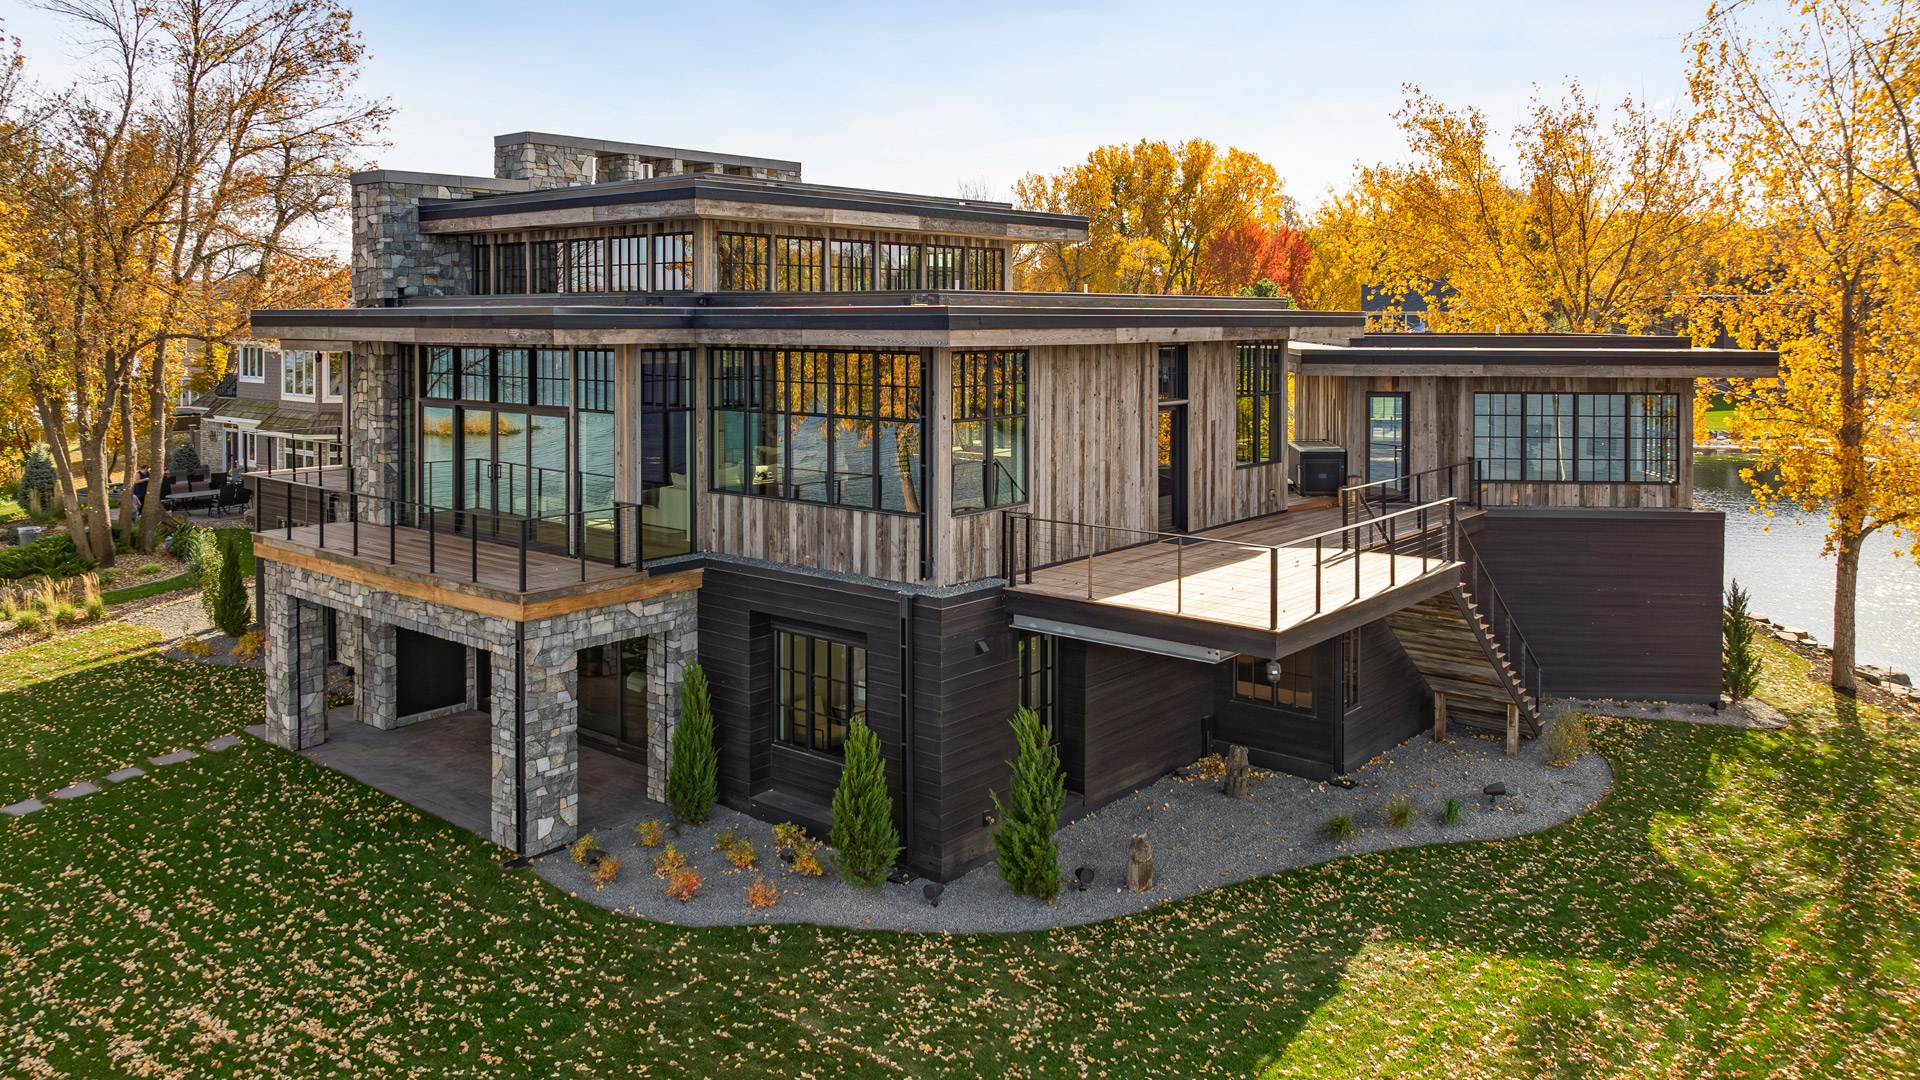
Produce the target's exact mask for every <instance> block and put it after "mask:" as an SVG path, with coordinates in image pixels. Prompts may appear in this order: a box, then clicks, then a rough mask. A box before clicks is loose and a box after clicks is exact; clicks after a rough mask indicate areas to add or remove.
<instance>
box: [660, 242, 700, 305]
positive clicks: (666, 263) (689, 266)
mask: <svg viewBox="0 0 1920 1080" xmlns="http://www.w3.org/2000/svg"><path fill="white" fill-rule="evenodd" d="M653 288H654V291H655V292H685V291H687V290H688V289H691V288H693V234H692V233H661V234H658V235H656V236H654V238H653Z"/></svg>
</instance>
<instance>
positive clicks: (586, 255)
mask: <svg viewBox="0 0 1920 1080" xmlns="http://www.w3.org/2000/svg"><path fill="white" fill-rule="evenodd" d="M562 245H563V246H562V247H561V249H560V272H561V274H562V277H561V279H560V291H561V292H570V293H599V292H606V291H607V241H605V240H566V241H562Z"/></svg>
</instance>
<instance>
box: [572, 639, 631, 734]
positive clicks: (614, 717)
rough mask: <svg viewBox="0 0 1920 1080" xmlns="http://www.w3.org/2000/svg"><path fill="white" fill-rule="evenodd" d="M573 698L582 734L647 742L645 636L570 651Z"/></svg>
mask: <svg viewBox="0 0 1920 1080" xmlns="http://www.w3.org/2000/svg"><path fill="white" fill-rule="evenodd" d="M574 658H575V663H574V670H575V672H576V673H577V676H576V680H575V699H576V700H577V701H578V702H579V725H580V731H581V732H582V733H583V734H591V735H598V736H601V737H604V738H606V739H608V740H610V741H612V742H615V743H623V744H625V745H627V746H630V747H644V746H646V745H647V639H646V638H643V637H639V638H628V639H627V640H625V641H612V642H608V643H607V644H605V645H595V646H593V647H592V648H588V649H581V650H580V651H579V652H578V653H576V654H574Z"/></svg>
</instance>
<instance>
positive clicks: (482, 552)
mask: <svg viewBox="0 0 1920 1080" xmlns="http://www.w3.org/2000/svg"><path fill="white" fill-rule="evenodd" d="M495 172H496V174H497V175H496V176H494V177H469V176H447V175H436V174H421V173H405V172H393V171H378V172H369V173H363V174H360V175H357V176H355V177H354V178H353V205H354V222H353V228H354V248H355V250H354V298H355V303H356V306H355V307H353V308H351V309H346V310H321V311H259V312H256V313H254V318H253V333H254V334H255V335H256V336H258V337H259V338H261V339H265V340H271V341H277V342H278V343H279V347H280V349H281V350H283V352H286V351H300V352H302V353H305V352H312V353H315V354H325V355H327V356H329V357H343V358H345V360H346V367H345V372H346V375H345V381H344V394H343V396H344V398H345V407H346V414H347V417H348V429H349V430H348V439H347V447H346V454H345V458H344V461H343V462H342V463H341V464H339V465H334V466H327V465H324V464H321V465H316V466H314V467H311V468H302V469H298V470H294V471H284V470H283V471H277V472H268V473H255V474H253V480H252V482H253V483H255V484H256V485H258V490H259V496H260V508H259V515H260V517H259V521H260V532H259V533H258V534H257V535H256V537H255V550H256V552H257V554H258V556H259V558H260V559H261V560H262V563H261V573H260V578H259V581H260V593H261V602H262V611H263V618H264V621H265V623H266V626H267V632H268V640H269V652H268V667H267V718H268V724H267V728H268V734H269V737H270V738H271V739H272V740H273V741H274V742H276V743H279V744H281V745H284V746H288V747H294V748H303V747H311V746H313V745H315V744H317V743H319V742H321V741H323V740H325V739H327V737H328V729H327V710H326V708H325V704H324V702H325V694H324V692H323V690H322V682H321V680H322V677H323V672H324V669H325V666H326V664H327V662H328V660H329V659H330V657H332V658H338V659H341V660H343V661H346V662H348V663H350V664H351V665H352V667H353V670H354V679H355V683H356V692H355V704H354V706H353V708H354V710H355V712H356V713H357V718H358V720H359V721H360V722H361V723H362V724H366V725H370V726H371V727H373V728H381V729H391V728H396V727H399V726H401V725H406V724H408V723H410V722H413V721H416V720H420V719H422V718H427V717H441V716H445V715H447V714H449V713H461V712H462V711H463V710H468V711H471V710H475V709H478V710H480V711H484V712H486V713H488V714H489V715H487V716H485V717H481V716H479V715H478V713H477V712H475V713H474V714H473V722H472V723H471V724H469V725H467V726H465V727H459V728H449V729H448V730H449V731H450V732H464V733H465V734H461V735H459V736H458V737H461V738H471V739H473V740H475V742H476V745H486V746H489V747H490V753H489V754H488V755H487V760H490V762H491V771H490V775H480V774H478V772H477V771H476V774H475V775H474V776H472V777H470V778H466V779H465V780H463V781H461V782H470V783H471V784H472V785H474V786H475V787H476V788H480V787H487V789H488V791H489V792H490V800H491V806H492V820H491V835H492V839H493V840H494V841H496V842H497V843H499V844H501V845H503V846H504V847H507V848H510V849H513V850H515V851H518V852H521V853H526V854H531V853H536V852H541V851H546V850H550V849H552V848H554V847H556V846H558V845H560V844H562V843H564V842H566V841H568V840H571V839H572V838H573V837H574V836H575V834H576V831H577V830H578V829H579V828H580V827H581V824H582V822H581V814H582V802H583V800H585V802H586V803H588V804H589V805H590V804H591V803H592V800H593V797H594V793H593V791H592V790H591V789H590V788H588V789H584V790H583V787H582V784H581V779H580V777H581V775H582V771H581V769H580V766H579V763H580V760H581V755H582V754H587V753H592V754H602V753H605V754H611V755H612V756H613V757H615V758H618V759H619V760H620V761H621V763H622V767H624V768H628V769H631V770H643V771H644V774H645V782H646V785H647V787H648V790H650V792H651V793H652V794H653V795H654V796H655V797H656V798H657V797H659V796H660V794H661V792H662V788H663V786H664V782H665V777H666V769H667V755H668V753H669V748H670V741H671V735H672V732H673V730H674V726H675V723H676V719H677V716H678V713H679V699H678V688H679V683H680V675H681V671H682V669H683V666H684V665H685V664H686V663H688V662H689V661H692V660H695V659H698V661H699V662H700V664H701V665H702V666H703V667H704V668H705V669H706V671H707V673H708V675H709V677H710V679H711V681H712V687H713V703H714V711H715V718H716V725H717V729H718V742H719V747H720V755H721V765H720V785H721V796H722V799H723V801H725V802H726V803H727V804H728V805H730V806H733V807H736V808H738V809H741V810H743V811H746V812H748V813H751V814H754V815H757V816H760V817H763V818H768V819H772V820H792V821H796V822H800V823H802V824H805V825H808V826H810V827H812V828H813V829H816V830H824V829H825V827H826V825H827V817H828V814H829V809H828V808H829V805H830V799H831V794H832V791H833V787H834V784H835V782H836V780H837V778H838V776H839V772H840V764H841V762H840V748H841V742H842V740H843V738H844V737H845V734H846V732H847V730H848V725H849V723H850V721H852V720H853V719H854V718H855V717H864V719H865V721H866V723H867V724H868V725H869V726H871V727H872V728H873V730H874V731H875V732H876V733H877V734H878V735H879V738H880V741H881V743H882V745H883V748H884V752H885V754H886V758H887V778H888V781H889V783H890V784H891V785H892V787H893V796H894V801H895V806H896V809H897V812H898V814H899V826H900V831H901V835H902V837H903V838H904V840H905V842H906V845H907V852H906V856H905V859H906V861H907V862H908V864H909V865H910V867H911V869H913V870H914V871H916V872H918V873H921V874H925V875H929V876H933V877H936V878H948V877H951V876H953V875H956V874H958V873H961V872H963V871H964V870H966V869H967V868H969V867H971V866H974V865H977V864H978V863H979V862H980V861H981V860H983V859H984V858H986V857H988V856H989V854H990V841H989V828H990V822H991V817H990V815H991V811H992V803H991V801H990V800H989V797H988V792H989V790H990V789H991V790H999V791H1001V792H1002V793H1004V791H1005V789H1006V786H1007V781H1008V775H1009V768H1008V764H1007V763H1008V760H1009V759H1010V758H1011V757H1012V756H1013V753H1014V747H1013V738H1012V732H1011V728H1010V726H1009V723H1008V721H1009V719H1010V717H1011V715H1012V713H1013V712H1014V710H1015V708H1016V707H1017V706H1019V705H1020V704H1022V703H1025V704H1027V705H1030V706H1032V707H1033V708H1035V709H1036V710H1038V711H1039V712H1040V714H1041V715H1042V716H1043V717H1045V718H1046V719H1047V721H1048V723H1049V724H1050V725H1051V726H1052V730H1053V731H1054V733H1055V736H1056V738H1057V740H1058V743H1059V745H1060V748H1061V751H1062V757H1063V760H1064V761H1065V764H1066V769H1067V774H1068V786H1069V789H1070V790H1071V791H1072V792H1073V797H1072V798H1071V799H1070V805H1071V806H1072V807H1073V808H1074V809H1075V810H1078V809H1079V808H1081V807H1091V806H1094V805H1098V804H1100V803H1102V802H1104V801H1107V800H1110V799H1113V798H1115V797H1116V796H1118V795H1121V794H1123V793H1126V792H1130V791H1132V790H1134V789H1135V788H1136V787H1138V786H1139V785H1141V784H1143V783H1146V782H1148V781H1150V780H1152V779H1153V778H1155V777H1157V776H1159V775H1161V774H1162V773H1164V772H1166V771H1168V770H1169V769H1172V768H1174V767H1177V766H1179V765H1182V764H1185V763H1187V762H1190V761H1192V760H1193V759H1194V758H1196V757H1198V756H1200V755H1201V754H1203V753H1205V752H1208V751H1209V750H1215V749H1223V748H1224V747H1225V746H1227V745H1228V744H1240V745H1244V746H1247V747H1249V748H1250V750H1251V756H1252V760H1253V761H1254V763H1255V764H1257V765H1262V766H1265V767H1271V768H1275V769H1282V770H1286V771H1289V772H1293V773H1297V774H1300V775H1303V776H1307V777H1315V778H1331V777H1335V776H1338V775H1340V774H1343V773H1347V772H1349V771H1351V770H1354V769H1358V768H1360V767H1361V766H1362V765H1364V764H1365V763H1366V762H1367V761H1368V760H1369V759H1370V758H1371V757H1373V756H1374V755H1376V754H1378V753H1379V752H1381V751H1382V750H1385V749H1386V748H1388V747H1390V746H1393V745H1395V744H1397V743H1399V742H1401V741H1403V740H1405V739H1407V738H1408V737H1410V736H1412V735H1414V734H1416V733H1418V732H1421V731H1423V730H1428V729H1430V728H1434V727H1438V726H1443V725H1447V724H1451V725H1454V726H1471V727H1479V728H1486V729H1490V730H1492V731H1494V732H1498V733H1500V734H1501V735H1502V736H1504V737H1505V738H1506V739H1507V740H1508V741H1509V744H1510V745H1512V744H1513V743H1514V742H1515V741H1516V740H1518V739H1519V738H1522V737H1525V736H1529V735H1531V734H1533V733H1535V732H1536V731H1537V729H1538V721H1539V717H1540V707H1541V703H1542V701H1543V698H1544V696H1545V695H1554V696H1562V695H1607V696H1615V697H1642V698H1661V699H1666V700H1672V701H1712V700H1718V697H1719V694H1720V666H1719V640H1720V637H1719V613H1720V608H1719V591H1720V583H1721V545H1722V539H1721V537H1722V530H1723V522H1722V519H1721V515H1719V514H1718V513H1713V512H1707V511H1702V510H1698V509H1695V508H1694V507H1693V505H1692V502H1693V500H1692V493H1693V488H1692V458H1691V452H1692V442H1693V440H1692V437H1691V431H1692V395H1693V386H1694V380H1695V379H1696V378H1702V377H1722V376H1738V377H1758V376H1768V375H1773V374H1775V372H1776V368H1777V358H1776V356H1775V355H1774V354H1771V353H1760V352H1744V351H1727V350H1712V349H1694V348H1690V347H1688V343H1687V342H1686V341H1684V340H1681V339H1676V338H1667V337H1622V336H1561V335H1540V336H1534V335H1526V336H1485V337H1471V336H1447V335H1438V334H1410V333H1409V334H1387V335H1369V334H1367V333H1365V330H1364V319H1363V316H1362V315H1361V314H1360V313H1358V312H1339V311H1303V310H1297V309H1295V308H1294V307H1293V306H1292V305H1291V304H1290V303H1288V302H1286V301H1284V300H1270V299H1243V298H1222V297H1210V296H1121V295H1085V294H1045V293H1020V292H1012V291H1010V283H1011V280H1012V279H1011V274H1012V269H1013V263H1014V260H1015V256H1016V253H1017V251H1018V250H1019V249H1020V247H1021V245H1023V244H1028V243H1038V242H1058V241H1066V242H1071V241H1074V240H1076V239H1079V238H1082V237H1084V235H1085V230H1086V222H1085V221H1084V220H1083V219H1080V218H1076V217H1068V216H1061V215H1056V214H1046V213H1036V212H1033V211H1027V210H1019V209H1015V208H1014V207H1012V206H1009V205H1006V204H1002V203H994V202H982V201H978V200H967V199H957V198H935V197H927V196H917V195H901V194H894V193H889V192H880V191H866V190H858V189H850V188H842V187H831V186H823V185H818V184H808V183H804V182H802V181H801V179H800V165H799V163H797V162H791V161H776V160H770V159H763V158H753V157H741V156H733V155H722V154H709V153H701V152H695V151H690V150H681V149H672V148H667V147H655V146H643V145H635V144H629V143H618V142H607V141H601V140H595V139H578V138H569V137H562V136H557V135H545V134H536V133H522V134H516V135H508V136H502V137H500V138H499V139H497V140H496V143H495ZM448 737H449V738H452V737H455V736H454V735H449V736H448ZM596 760H597V759H596Z"/></svg>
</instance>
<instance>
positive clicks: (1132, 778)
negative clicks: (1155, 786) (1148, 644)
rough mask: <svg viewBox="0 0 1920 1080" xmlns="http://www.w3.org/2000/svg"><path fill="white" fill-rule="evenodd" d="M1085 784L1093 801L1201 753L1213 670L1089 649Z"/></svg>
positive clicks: (1210, 709)
mask: <svg viewBox="0 0 1920 1080" xmlns="http://www.w3.org/2000/svg"><path fill="white" fill-rule="evenodd" d="M1084 649H1085V652H1084V664H1085V669H1084V670H1085V687H1086V689H1085V699H1084V700H1085V710H1086V711H1085V721H1084V723H1085V731H1084V735H1083V740H1084V741H1083V743H1082V756H1083V762H1084V764H1083V773H1082V784H1083V788H1082V790H1083V791H1084V793H1085V795H1086V802H1087V805H1088V806H1098V805H1099V804H1101V803H1103V802H1106V801H1107V800H1109V799H1112V798H1113V797H1115V796H1117V795H1121V794H1123V793H1125V792H1128V791H1132V790H1133V789H1135V788H1137V787H1139V786H1140V785H1142V784H1146V783H1150V782H1152V781H1153V780H1154V779H1156V778H1157V777H1159V776H1161V775H1162V774H1164V773H1166V772H1168V771H1170V770H1173V769H1176V768H1179V767H1180V766H1182V765H1185V764H1187V763H1189V762H1191V761H1193V760H1194V759H1195V758H1197V757H1199V756H1200V755H1201V754H1202V753H1204V752H1205V751H1204V749H1203V748H1202V746H1201V738H1202V732H1203V728H1204V720H1205V718H1206V717H1207V716H1208V715H1210V714H1211V713H1212V712H1213V705H1214V701H1213V696H1214V693H1213V692H1214V683H1215V676H1214V667H1213V665H1210V664H1201V663H1195V662H1193V661H1190V660H1175V659H1171V658H1169V657H1164V656H1154V655H1152V654H1150V653H1140V652H1133V651H1131V650H1128V649H1116V648H1113V647H1110V646H1105V645H1086V646H1084Z"/></svg>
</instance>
